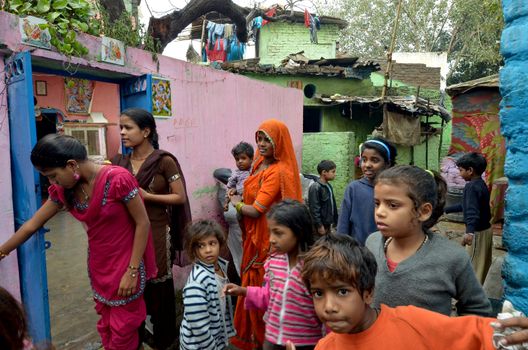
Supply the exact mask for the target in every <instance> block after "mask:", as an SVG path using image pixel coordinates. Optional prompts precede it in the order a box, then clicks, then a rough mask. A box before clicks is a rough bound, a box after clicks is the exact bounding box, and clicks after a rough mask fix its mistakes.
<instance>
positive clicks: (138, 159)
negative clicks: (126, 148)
mask: <svg viewBox="0 0 528 350" xmlns="http://www.w3.org/2000/svg"><path fill="white" fill-rule="evenodd" d="M152 152H154V151H150V152H149V153H148V154H147V155H146V156H144V157H142V158H137V157H134V154H133V153H132V154H131V155H130V160H137V161H142V160H145V159H147V158H148V157H149V156H150V155H151V154H152Z"/></svg>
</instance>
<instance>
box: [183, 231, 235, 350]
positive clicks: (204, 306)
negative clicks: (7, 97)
mask: <svg viewBox="0 0 528 350" xmlns="http://www.w3.org/2000/svg"><path fill="white" fill-rule="evenodd" d="M224 245H225V235H224V231H223V230H222V227H220V225H219V224H217V223H216V222H213V221H210V220H199V221H196V222H194V223H193V224H191V225H190V226H189V227H188V228H187V229H186V232H185V250H186V251H187V254H188V255H189V257H190V258H191V259H192V260H193V261H194V265H193V268H192V270H191V273H190V275H189V278H188V279H187V284H186V285H185V288H183V306H184V311H183V320H182V323H181V327H180V350H191V349H193V350H194V349H196V350H198V349H199V350H222V349H225V348H226V347H227V346H228V345H229V338H231V337H233V336H234V335H235V329H234V328H233V308H232V305H231V298H226V297H225V293H224V286H225V285H226V284H227V283H228V282H229V280H228V279H227V261H225V260H224V259H222V258H220V257H219V255H220V249H221V248H222V247H223V246H224Z"/></svg>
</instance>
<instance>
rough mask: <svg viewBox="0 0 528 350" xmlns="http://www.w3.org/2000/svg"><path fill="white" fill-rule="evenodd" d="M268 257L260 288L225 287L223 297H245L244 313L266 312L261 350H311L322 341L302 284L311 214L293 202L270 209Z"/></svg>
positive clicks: (311, 240) (314, 315) (308, 295)
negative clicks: (292, 347) (288, 347)
mask: <svg viewBox="0 0 528 350" xmlns="http://www.w3.org/2000/svg"><path fill="white" fill-rule="evenodd" d="M267 219H268V227H269V232H270V245H271V254H270V257H269V258H268V260H267V261H266V263H265V264H264V269H265V276H264V281H265V285H264V286H263V287H251V286H248V287H245V288H244V287H239V286H237V285H235V284H231V283H230V284H228V285H226V287H225V291H226V294H229V295H237V296H244V297H245V298H246V299H245V303H244V306H245V307H246V309H262V310H266V313H265V315H264V322H265V323H266V334H265V341H264V346H263V349H264V350H271V349H286V344H287V343H293V344H294V345H295V346H296V348H297V349H298V350H308V349H310V350H311V349H313V348H314V346H315V344H316V343H317V341H318V340H319V339H320V338H322V336H323V328H322V325H321V322H320V321H319V319H318V318H317V316H316V314H315V311H314V306H313V301H312V297H311V295H310V292H309V291H308V289H307V288H306V286H305V285H304V283H303V282H302V279H301V269H302V265H303V260H302V256H303V254H304V253H305V252H306V251H308V249H309V247H310V246H311V245H312V243H313V234H314V226H313V222H312V218H311V216H310V211H309V209H308V208H307V207H306V206H305V205H304V204H301V203H299V202H297V201H294V200H284V201H282V202H279V203H278V204H276V205H275V206H273V207H272V208H271V209H270V211H269V212H268V215H267Z"/></svg>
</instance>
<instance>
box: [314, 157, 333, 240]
mask: <svg viewBox="0 0 528 350" xmlns="http://www.w3.org/2000/svg"><path fill="white" fill-rule="evenodd" d="M317 172H318V173H319V180H317V182H315V183H313V184H312V185H311V186H310V189H309V190H308V206H309V207H310V213H311V214H312V217H313V220H314V224H315V227H316V228H317V233H319V235H325V234H328V233H330V231H331V228H332V225H333V226H334V227H335V226H336V225H337V206H336V200H335V196H334V190H333V188H332V186H331V185H330V183H329V182H330V181H333V180H334V179H335V177H336V164H335V163H334V162H332V161H331V160H323V161H321V162H320V163H319V164H318V165H317Z"/></svg>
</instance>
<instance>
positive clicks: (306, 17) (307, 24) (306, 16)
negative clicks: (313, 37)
mask: <svg viewBox="0 0 528 350" xmlns="http://www.w3.org/2000/svg"><path fill="white" fill-rule="evenodd" d="M304 26H305V27H306V28H309V27H310V12H308V9H304Z"/></svg>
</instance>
